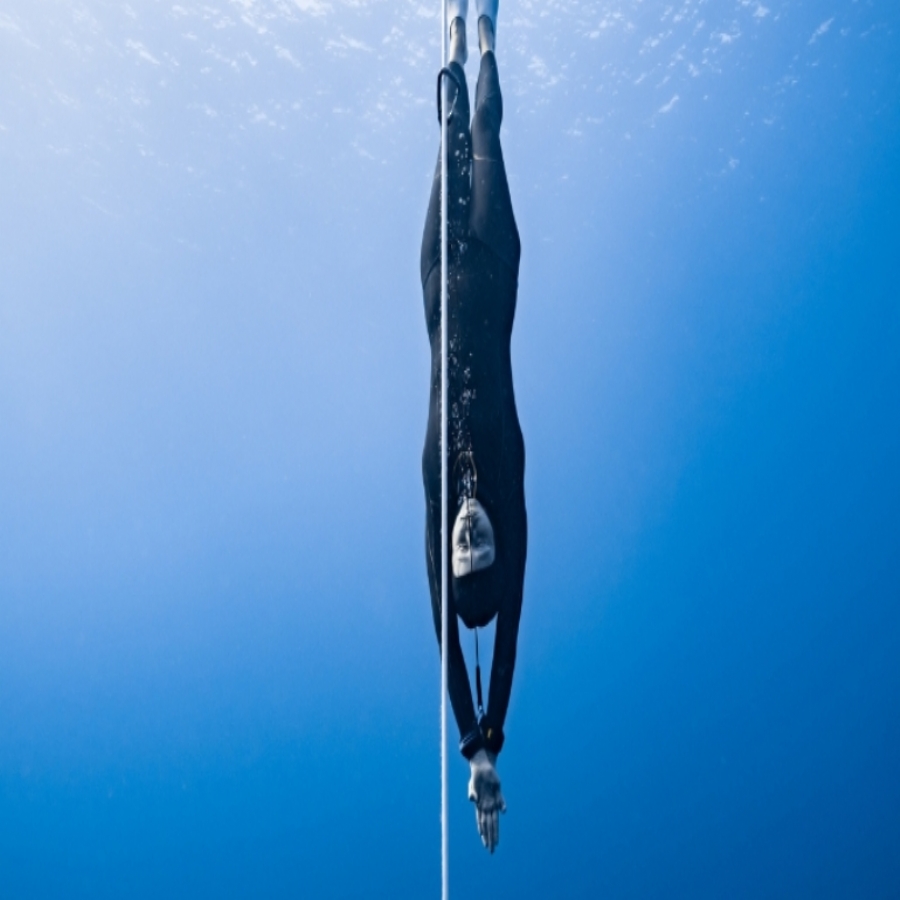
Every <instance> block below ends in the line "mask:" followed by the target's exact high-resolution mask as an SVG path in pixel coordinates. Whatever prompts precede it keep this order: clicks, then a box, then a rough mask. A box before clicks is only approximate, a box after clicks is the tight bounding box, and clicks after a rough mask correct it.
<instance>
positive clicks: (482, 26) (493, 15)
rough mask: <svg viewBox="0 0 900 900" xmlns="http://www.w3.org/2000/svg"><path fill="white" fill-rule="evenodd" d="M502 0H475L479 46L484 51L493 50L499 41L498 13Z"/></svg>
mask: <svg viewBox="0 0 900 900" xmlns="http://www.w3.org/2000/svg"><path fill="white" fill-rule="evenodd" d="M499 7H500V0H475V8H476V10H477V12H478V47H479V49H480V50H481V52H482V53H487V52H488V50H491V51H493V49H494V45H495V44H496V41H497V13H498V12H499Z"/></svg>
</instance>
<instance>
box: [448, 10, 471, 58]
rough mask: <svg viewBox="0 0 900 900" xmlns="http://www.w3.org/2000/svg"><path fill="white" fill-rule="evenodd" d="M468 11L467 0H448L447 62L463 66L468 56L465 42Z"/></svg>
mask: <svg viewBox="0 0 900 900" xmlns="http://www.w3.org/2000/svg"><path fill="white" fill-rule="evenodd" d="M468 13H469V0H448V2H447V21H449V22H450V47H449V54H448V56H449V58H448V62H455V63H459V65H461V66H464V65H465V64H466V60H467V59H468V58H469V48H468V46H467V44H466V16H467V15H468Z"/></svg>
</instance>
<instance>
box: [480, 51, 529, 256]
mask: <svg viewBox="0 0 900 900" xmlns="http://www.w3.org/2000/svg"><path fill="white" fill-rule="evenodd" d="M502 121H503V96H502V94H501V93H500V76H499V74H498V72H497V60H496V58H495V56H494V52H493V51H492V50H488V51H487V52H485V53H484V54H482V57H481V69H480V71H479V73H478V87H477V89H476V91H475V116H474V118H473V119H472V214H471V220H470V227H471V230H472V233H473V234H474V236H475V237H477V238H478V239H479V240H480V241H481V242H482V243H484V244H486V245H487V246H488V247H490V248H491V250H493V251H494V253H496V254H497V256H499V257H500V259H502V260H503V261H504V262H505V263H506V264H507V265H508V266H510V268H512V269H513V270H515V271H518V267H519V256H520V254H521V247H520V244H519V231H518V228H517V227H516V219H515V216H514V215H513V209H512V199H511V197H510V194H509V183H508V181H507V179H506V167H505V165H504V163H503V150H502V148H501V146H500V125H501V122H502Z"/></svg>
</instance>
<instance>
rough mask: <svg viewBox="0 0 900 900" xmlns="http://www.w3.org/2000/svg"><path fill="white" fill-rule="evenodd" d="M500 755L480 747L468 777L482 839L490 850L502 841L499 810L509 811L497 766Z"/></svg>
mask: <svg viewBox="0 0 900 900" xmlns="http://www.w3.org/2000/svg"><path fill="white" fill-rule="evenodd" d="M496 763H497V757H496V756H494V754H493V753H488V752H487V751H486V750H479V751H478V752H477V753H476V754H475V755H474V756H473V757H472V759H471V760H470V761H469V768H470V770H471V772H472V777H471V778H470V779H469V799H470V800H471V801H472V802H473V803H474V804H475V821H476V822H477V823H478V833H479V834H480V835H481V843H482V844H484V846H485V847H487V849H488V850H490V851H491V853H493V852H494V848H495V847H496V846H497V844H499V843H500V813H502V812H506V801H505V800H504V799H503V794H502V793H500V776H499V775H498V774H497V769H496Z"/></svg>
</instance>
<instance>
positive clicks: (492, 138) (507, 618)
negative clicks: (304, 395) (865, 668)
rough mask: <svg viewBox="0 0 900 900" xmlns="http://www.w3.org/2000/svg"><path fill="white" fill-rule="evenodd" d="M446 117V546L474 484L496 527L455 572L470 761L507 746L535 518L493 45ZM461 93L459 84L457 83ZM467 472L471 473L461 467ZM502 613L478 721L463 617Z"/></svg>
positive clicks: (435, 316)
mask: <svg viewBox="0 0 900 900" xmlns="http://www.w3.org/2000/svg"><path fill="white" fill-rule="evenodd" d="M450 70H451V71H452V72H453V74H454V76H455V79H456V81H455V82H454V81H453V80H452V79H449V78H448V79H447V88H448V95H449V100H450V104H451V105H450V110H451V113H450V118H449V122H448V147H449V155H448V180H449V185H448V192H447V197H448V216H447V220H448V243H449V248H448V249H449V253H448V268H449V287H448V317H449V328H448V344H449V353H448V363H449V367H448V368H449V372H448V378H449V404H448V408H449V417H448V435H449V445H450V454H449V457H448V469H449V471H450V473H451V477H450V479H449V482H450V485H449V487H450V490H449V503H448V513H449V520H448V522H447V526H446V532H445V534H446V535H447V544H448V553H450V552H451V548H450V538H451V534H452V528H453V522H454V520H455V518H456V514H457V512H458V510H459V508H460V505H461V503H462V501H463V499H465V497H466V496H469V495H471V492H472V491H471V488H472V487H473V485H472V483H471V480H470V478H469V472H468V470H469V468H470V467H471V463H472V461H474V468H475V470H476V471H477V499H478V501H479V502H480V503H481V504H482V506H483V507H484V509H485V511H486V512H487V514H488V517H489V518H490V521H491V523H492V524H493V528H494V540H495V546H496V558H495V560H494V562H493V564H492V565H491V566H489V567H488V568H486V569H483V570H481V571H478V572H475V573H473V574H470V575H466V576H465V577H463V578H460V579H456V578H454V577H453V575H452V573H451V574H450V588H451V589H450V604H451V605H450V610H449V612H450V616H449V647H448V649H449V659H448V663H449V673H450V685H449V687H450V700H451V703H452V704H453V712H454V714H455V715H456V722H457V725H458V726H459V732H460V737H461V740H460V749H461V750H462V753H463V755H464V756H465V757H466V758H467V759H471V758H472V756H473V755H474V754H475V753H476V752H477V751H478V750H479V749H481V748H482V747H483V748H486V749H488V750H490V751H492V752H494V753H497V752H499V751H500V749H501V747H502V746H503V724H504V721H505V719H506V711H507V708H508V706H509V696H510V691H511V690H512V677H513V668H514V666H515V661H516V640H517V637H518V632H519V617H520V614H521V610H522V586H523V582H524V578H525V552H526V544H527V524H526V516H525V494H524V489H523V479H524V473H525V444H524V442H523V440H522V431H521V428H520V427H519V419H518V416H517V414H516V403H515V397H514V395H513V381H512V366H511V362H510V337H511V334H512V326H513V318H514V316H515V310H516V291H517V288H518V272H519V254H520V246H519V234H518V230H517V228H516V222H515V218H514V217H513V211H512V202H511V200H510V195H509V185H508V183H507V180H506V169H505V168H504V165H503V154H502V152H501V149H500V122H501V119H502V116H503V101H502V98H501V95H500V81H499V78H498V75H497V62H496V60H495V58H494V54H493V53H492V52H488V53H485V54H484V55H483V56H482V58H481V70H480V73H479V76H478V86H477V89H476V95H475V97H476V99H475V116H474V118H473V120H472V125H471V131H470V128H469V96H468V89H467V86H466V78H465V73H464V72H463V69H462V67H461V66H459V65H457V64H456V63H451V65H450ZM460 88H461V89H460ZM440 194H441V184H440V156H439V157H438V167H437V170H436V172H435V177H434V183H433V185H432V190H431V201H430V203H429V207H428V215H427V218H426V220H425V234H424V236H423V239H422V263H421V264H422V290H423V293H424V300H425V318H426V322H427V325H428V336H429V339H430V341H431V400H430V409H429V416H428V430H427V433H426V437H425V449H424V452H423V454H422V473H423V478H424V482H425V497H426V501H427V511H426V529H425V532H426V533H425V541H426V556H427V563H428V580H429V586H430V589H431V606H432V611H433V613H434V624H435V628H436V630H437V634H438V641H440V635H441V584H440V581H441V465H440V464H441V459H440V433H441V402H440V400H441V327H440V298H441V265H440V258H441V247H440V227H441V221H440ZM464 470H465V471H464ZM495 615H496V616H497V630H496V638H495V643H494V657H493V665H492V669H491V680H490V690H489V694H488V706H487V711H486V713H485V716H484V718H483V719H482V721H481V723H479V722H478V721H477V719H476V715H475V706H474V704H473V702H472V693H471V689H470V686H469V678H468V673H467V671H466V664H465V660H464V658H463V654H462V648H461V647H460V640H459V622H458V621H457V616H459V618H460V619H462V621H463V623H464V624H465V625H466V626H467V627H469V628H475V627H481V626H483V625H486V624H487V623H488V622H490V621H491V619H493V617H494V616H495Z"/></svg>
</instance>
